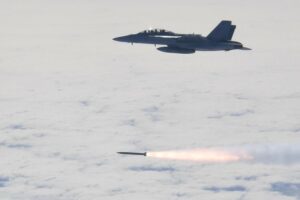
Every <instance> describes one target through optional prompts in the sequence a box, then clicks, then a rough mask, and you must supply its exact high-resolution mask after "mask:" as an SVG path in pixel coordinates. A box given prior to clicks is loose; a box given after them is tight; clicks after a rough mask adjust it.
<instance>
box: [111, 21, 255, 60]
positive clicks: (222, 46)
mask: <svg viewBox="0 0 300 200" xmlns="http://www.w3.org/2000/svg"><path fill="white" fill-rule="evenodd" d="M235 28H236V26H235V25H232V23H231V21H225V20H223V21H221V22H220V23H219V24H218V26H216V27H215V28H214V29H213V31H212V32H211V33H209V34H208V35H207V36H206V37H204V36H202V35H198V34H181V33H174V32H171V31H166V30H164V29H153V30H145V31H142V32H140V33H137V34H131V35H126V36H122V37H116V38H113V40H115V41H118V42H128V43H131V44H133V43H142V44H154V45H155V46H156V45H163V46H161V47H158V48H157V50H159V51H162V52H166V53H181V54H191V53H195V52H196V51H230V50H235V49H240V50H251V49H250V48H246V47H244V46H243V44H242V43H240V42H236V41H232V40H231V39H232V36H233V33H234V30H235Z"/></svg>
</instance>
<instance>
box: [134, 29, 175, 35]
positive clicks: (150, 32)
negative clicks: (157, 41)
mask: <svg viewBox="0 0 300 200" xmlns="http://www.w3.org/2000/svg"><path fill="white" fill-rule="evenodd" d="M138 34H146V35H175V33H173V32H171V31H167V30H165V29H148V30H144V31H142V32H139V33H138Z"/></svg>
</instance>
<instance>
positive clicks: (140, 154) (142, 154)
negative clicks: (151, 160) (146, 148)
mask: <svg viewBox="0 0 300 200" xmlns="http://www.w3.org/2000/svg"><path fill="white" fill-rule="evenodd" d="M117 153H118V154H124V155H134V156H147V152H144V153H138V152H117Z"/></svg>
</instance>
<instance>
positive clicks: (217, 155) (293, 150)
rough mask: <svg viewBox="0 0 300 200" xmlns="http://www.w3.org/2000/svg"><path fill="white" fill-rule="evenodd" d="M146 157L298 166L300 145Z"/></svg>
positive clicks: (261, 146) (238, 148)
mask: <svg viewBox="0 0 300 200" xmlns="http://www.w3.org/2000/svg"><path fill="white" fill-rule="evenodd" d="M147 156H149V157H154V158H160V159H170V160H185V161H196V162H201V163H229V162H240V161H243V162H253V163H265V164H297V163H299V164H300V145H244V146H235V147H222V148H200V149H191V150H176V151H160V152H147Z"/></svg>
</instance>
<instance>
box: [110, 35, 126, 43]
mask: <svg viewBox="0 0 300 200" xmlns="http://www.w3.org/2000/svg"><path fill="white" fill-rule="evenodd" d="M128 39H129V38H128V36H122V37H116V38H113V40H114V41H118V42H128Z"/></svg>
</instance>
